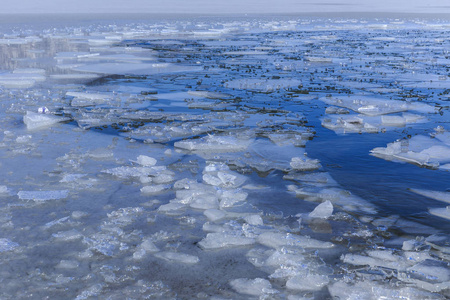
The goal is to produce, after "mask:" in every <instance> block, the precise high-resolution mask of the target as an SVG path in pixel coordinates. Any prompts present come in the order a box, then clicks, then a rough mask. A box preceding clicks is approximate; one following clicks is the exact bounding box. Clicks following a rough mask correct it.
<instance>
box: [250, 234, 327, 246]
mask: <svg viewBox="0 0 450 300" xmlns="http://www.w3.org/2000/svg"><path fill="white" fill-rule="evenodd" d="M257 241H258V242H259V243H260V244H261V245H265V246H267V247H270V248H280V247H283V246H296V247H302V248H318V249H321V248H332V247H334V244H333V243H330V242H322V241H319V240H315V239H312V238H310V237H307V236H300V235H295V234H290V233H282V232H264V233H263V234H261V235H259V236H258V238H257Z"/></svg>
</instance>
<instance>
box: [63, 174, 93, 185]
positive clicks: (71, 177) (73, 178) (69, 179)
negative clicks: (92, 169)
mask: <svg viewBox="0 0 450 300" xmlns="http://www.w3.org/2000/svg"><path fill="white" fill-rule="evenodd" d="M85 176H87V174H65V175H64V177H63V178H62V179H61V180H60V181H59V182H61V183H66V182H76V181H78V180H79V179H80V178H83V177H85Z"/></svg>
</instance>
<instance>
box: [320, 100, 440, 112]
mask: <svg viewBox="0 0 450 300" xmlns="http://www.w3.org/2000/svg"><path fill="white" fill-rule="evenodd" d="M320 100H322V101H323V102H325V103H327V104H330V105H335V106H340V107H345V108H348V109H351V110H353V111H355V112H358V113H361V114H364V115H367V116H378V115H385V114H391V113H397V112H404V111H408V110H413V111H418V112H422V113H435V112H437V110H438V109H437V108H436V107H433V106H431V105H428V104H425V103H418V102H406V101H400V100H388V99H380V98H371V97H358V96H348V97H340V98H330V97H323V98H320Z"/></svg>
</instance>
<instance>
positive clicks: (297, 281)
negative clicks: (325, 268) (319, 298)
mask: <svg viewBox="0 0 450 300" xmlns="http://www.w3.org/2000/svg"><path fill="white" fill-rule="evenodd" d="M329 282H330V281H329V279H328V277H327V276H325V275H306V276H303V275H296V276H294V277H292V278H291V279H289V280H288V281H287V282H286V287H287V288H288V289H290V290H300V291H318V290H321V289H322V288H323V287H324V286H326V285H327V284H328V283H329Z"/></svg>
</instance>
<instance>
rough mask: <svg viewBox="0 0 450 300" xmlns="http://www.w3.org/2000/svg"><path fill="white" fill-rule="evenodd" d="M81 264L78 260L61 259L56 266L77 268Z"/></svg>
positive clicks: (59, 267)
mask: <svg viewBox="0 0 450 300" xmlns="http://www.w3.org/2000/svg"><path fill="white" fill-rule="evenodd" d="M79 266H80V263H79V262H78V261H76V260H65V259H63V260H61V261H60V262H59V264H57V265H56V266H55V268H58V269H76V268H78V267H79Z"/></svg>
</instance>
